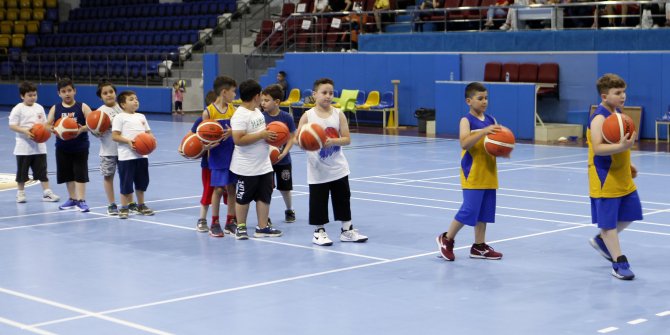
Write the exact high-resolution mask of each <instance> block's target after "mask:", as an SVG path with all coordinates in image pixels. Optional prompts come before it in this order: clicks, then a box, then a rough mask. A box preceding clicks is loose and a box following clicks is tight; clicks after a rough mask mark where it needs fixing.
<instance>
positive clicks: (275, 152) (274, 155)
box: [270, 145, 281, 165]
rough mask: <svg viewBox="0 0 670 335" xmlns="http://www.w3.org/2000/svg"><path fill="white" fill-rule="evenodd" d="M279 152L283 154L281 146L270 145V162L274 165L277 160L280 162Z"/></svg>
mask: <svg viewBox="0 0 670 335" xmlns="http://www.w3.org/2000/svg"><path fill="white" fill-rule="evenodd" d="M279 154H281V152H280V151H279V148H277V147H275V146H274V145H271V146H270V163H272V165H275V164H277V162H279Z"/></svg>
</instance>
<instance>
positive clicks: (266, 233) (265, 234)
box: [254, 222, 282, 237]
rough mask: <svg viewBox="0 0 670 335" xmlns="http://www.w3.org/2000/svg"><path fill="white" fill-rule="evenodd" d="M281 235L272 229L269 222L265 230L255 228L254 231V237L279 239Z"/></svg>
mask: <svg viewBox="0 0 670 335" xmlns="http://www.w3.org/2000/svg"><path fill="white" fill-rule="evenodd" d="M281 235H282V232H281V230H277V229H274V228H272V225H270V222H268V225H267V226H266V227H265V228H262V229H261V228H260V227H258V226H256V231H255V232H254V237H279V236H281Z"/></svg>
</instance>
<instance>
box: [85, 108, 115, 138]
mask: <svg viewBox="0 0 670 335" xmlns="http://www.w3.org/2000/svg"><path fill="white" fill-rule="evenodd" d="M86 125H87V126H88V129H89V130H90V131H92V132H95V133H98V134H102V133H104V132H106V131H107V130H109V127H111V125H112V120H111V119H110V118H109V115H107V113H105V112H103V111H99V110H95V111H92V112H90V113H88V116H87V117H86Z"/></svg>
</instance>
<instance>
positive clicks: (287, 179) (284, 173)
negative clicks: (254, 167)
mask: <svg viewBox="0 0 670 335" xmlns="http://www.w3.org/2000/svg"><path fill="white" fill-rule="evenodd" d="M272 169H274V170H275V173H274V174H275V179H276V180H277V190H279V191H291V190H293V173H292V172H291V171H292V168H291V164H286V165H273V166H272Z"/></svg>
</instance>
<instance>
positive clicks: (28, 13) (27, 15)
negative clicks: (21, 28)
mask: <svg viewBox="0 0 670 335" xmlns="http://www.w3.org/2000/svg"><path fill="white" fill-rule="evenodd" d="M32 17H33V10H32V9H30V8H21V11H19V19H21V21H28V20H30V19H31V18H32Z"/></svg>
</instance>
